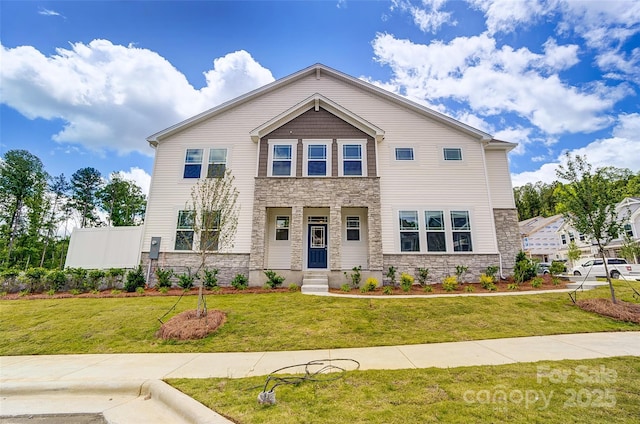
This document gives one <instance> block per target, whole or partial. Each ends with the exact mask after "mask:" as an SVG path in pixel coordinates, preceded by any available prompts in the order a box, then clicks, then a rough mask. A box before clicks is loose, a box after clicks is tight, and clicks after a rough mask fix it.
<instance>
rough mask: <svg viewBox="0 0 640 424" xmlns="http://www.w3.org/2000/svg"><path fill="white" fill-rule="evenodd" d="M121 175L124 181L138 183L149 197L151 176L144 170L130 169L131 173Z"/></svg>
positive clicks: (123, 172) (126, 172)
mask: <svg viewBox="0 0 640 424" xmlns="http://www.w3.org/2000/svg"><path fill="white" fill-rule="evenodd" d="M119 173H120V175H121V176H122V178H123V179H124V180H127V181H133V182H134V183H136V184H137V185H138V186H139V187H140V188H141V189H142V192H143V193H144V195H145V196H148V195H149V187H151V175H149V174H147V172H146V171H145V170H144V169H141V168H138V167H132V168H129V171H120V172H119Z"/></svg>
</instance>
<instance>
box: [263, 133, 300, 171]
mask: <svg viewBox="0 0 640 424" xmlns="http://www.w3.org/2000/svg"><path fill="white" fill-rule="evenodd" d="M296 145H297V141H295V140H269V171H268V175H269V176H270V177H295V175H296Z"/></svg>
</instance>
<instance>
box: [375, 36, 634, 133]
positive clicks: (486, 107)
mask: <svg viewBox="0 0 640 424" xmlns="http://www.w3.org/2000/svg"><path fill="white" fill-rule="evenodd" d="M373 47H374V53H375V56H376V58H377V60H378V61H379V62H380V63H382V64H385V65H389V66H390V67H391V69H392V71H393V74H394V78H393V79H392V81H390V82H389V83H388V84H395V85H396V88H395V89H394V90H393V91H394V92H398V93H402V94H404V95H406V96H408V97H411V98H422V99H425V101H426V102H430V103H435V102H436V100H438V99H454V100H456V101H458V102H463V103H467V104H468V105H469V107H470V108H471V110H472V112H473V113H476V114H479V115H483V116H492V115H499V114H504V113H509V112H511V113H516V114H518V115H519V116H520V117H522V118H524V119H527V120H529V121H530V122H531V124H533V125H535V126H536V127H538V128H540V129H541V130H542V131H544V132H545V133H548V134H561V133H574V132H588V131H594V130H598V129H602V128H605V127H606V126H608V125H610V124H611V122H612V120H611V118H609V117H608V116H607V115H606V113H607V112H608V111H609V110H610V109H611V107H612V106H613V105H614V104H615V103H616V102H617V101H618V100H620V99H621V98H623V97H624V96H626V95H627V94H629V93H630V92H631V91H630V90H629V89H628V88H627V86H626V85H619V86H617V87H608V86H605V85H603V84H595V83H594V84H587V85H585V86H584V87H582V88H578V87H573V86H570V85H568V84H567V83H566V82H564V81H562V80H561V79H560V77H559V75H558V73H557V72H558V71H560V70H564V69H567V68H568V67H570V66H572V65H573V64H575V63H577V60H578V59H577V47H576V46H574V45H565V46H559V45H557V43H556V42H555V41H554V40H548V41H547V42H546V43H545V51H544V54H538V53H533V52H531V51H530V50H528V49H527V48H519V49H513V48H511V47H510V46H502V47H500V48H498V47H497V46H496V41H495V40H494V39H493V38H491V37H490V36H489V35H488V34H487V33H484V34H481V35H478V36H472V37H458V38H455V39H453V40H451V41H450V42H448V43H445V42H442V41H433V42H431V43H430V44H417V43H414V42H412V41H410V40H401V39H396V38H395V37H394V36H393V35H390V34H378V35H377V36H376V38H375V39H374V40H373Z"/></svg>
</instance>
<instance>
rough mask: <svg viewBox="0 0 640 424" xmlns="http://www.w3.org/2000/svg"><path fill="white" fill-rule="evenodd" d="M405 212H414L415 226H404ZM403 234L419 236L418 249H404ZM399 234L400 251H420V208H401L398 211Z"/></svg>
mask: <svg viewBox="0 0 640 424" xmlns="http://www.w3.org/2000/svg"><path fill="white" fill-rule="evenodd" d="M403 213H413V214H415V223H416V227H415V228H402V214H403ZM403 234H416V235H417V236H418V239H417V241H418V243H417V250H404V245H403V243H402V235H403ZM398 235H399V238H400V252H401V253H420V252H421V247H420V238H421V237H420V213H419V209H401V210H399V211H398Z"/></svg>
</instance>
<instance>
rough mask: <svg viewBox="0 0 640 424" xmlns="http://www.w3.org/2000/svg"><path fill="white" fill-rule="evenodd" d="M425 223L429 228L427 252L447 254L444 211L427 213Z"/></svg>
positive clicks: (425, 213)
mask: <svg viewBox="0 0 640 424" xmlns="http://www.w3.org/2000/svg"><path fill="white" fill-rule="evenodd" d="M424 222H425V227H426V228H427V252H446V251H447V241H446V236H447V235H446V233H445V227H444V222H445V221H444V212H443V211H425V212H424Z"/></svg>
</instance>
